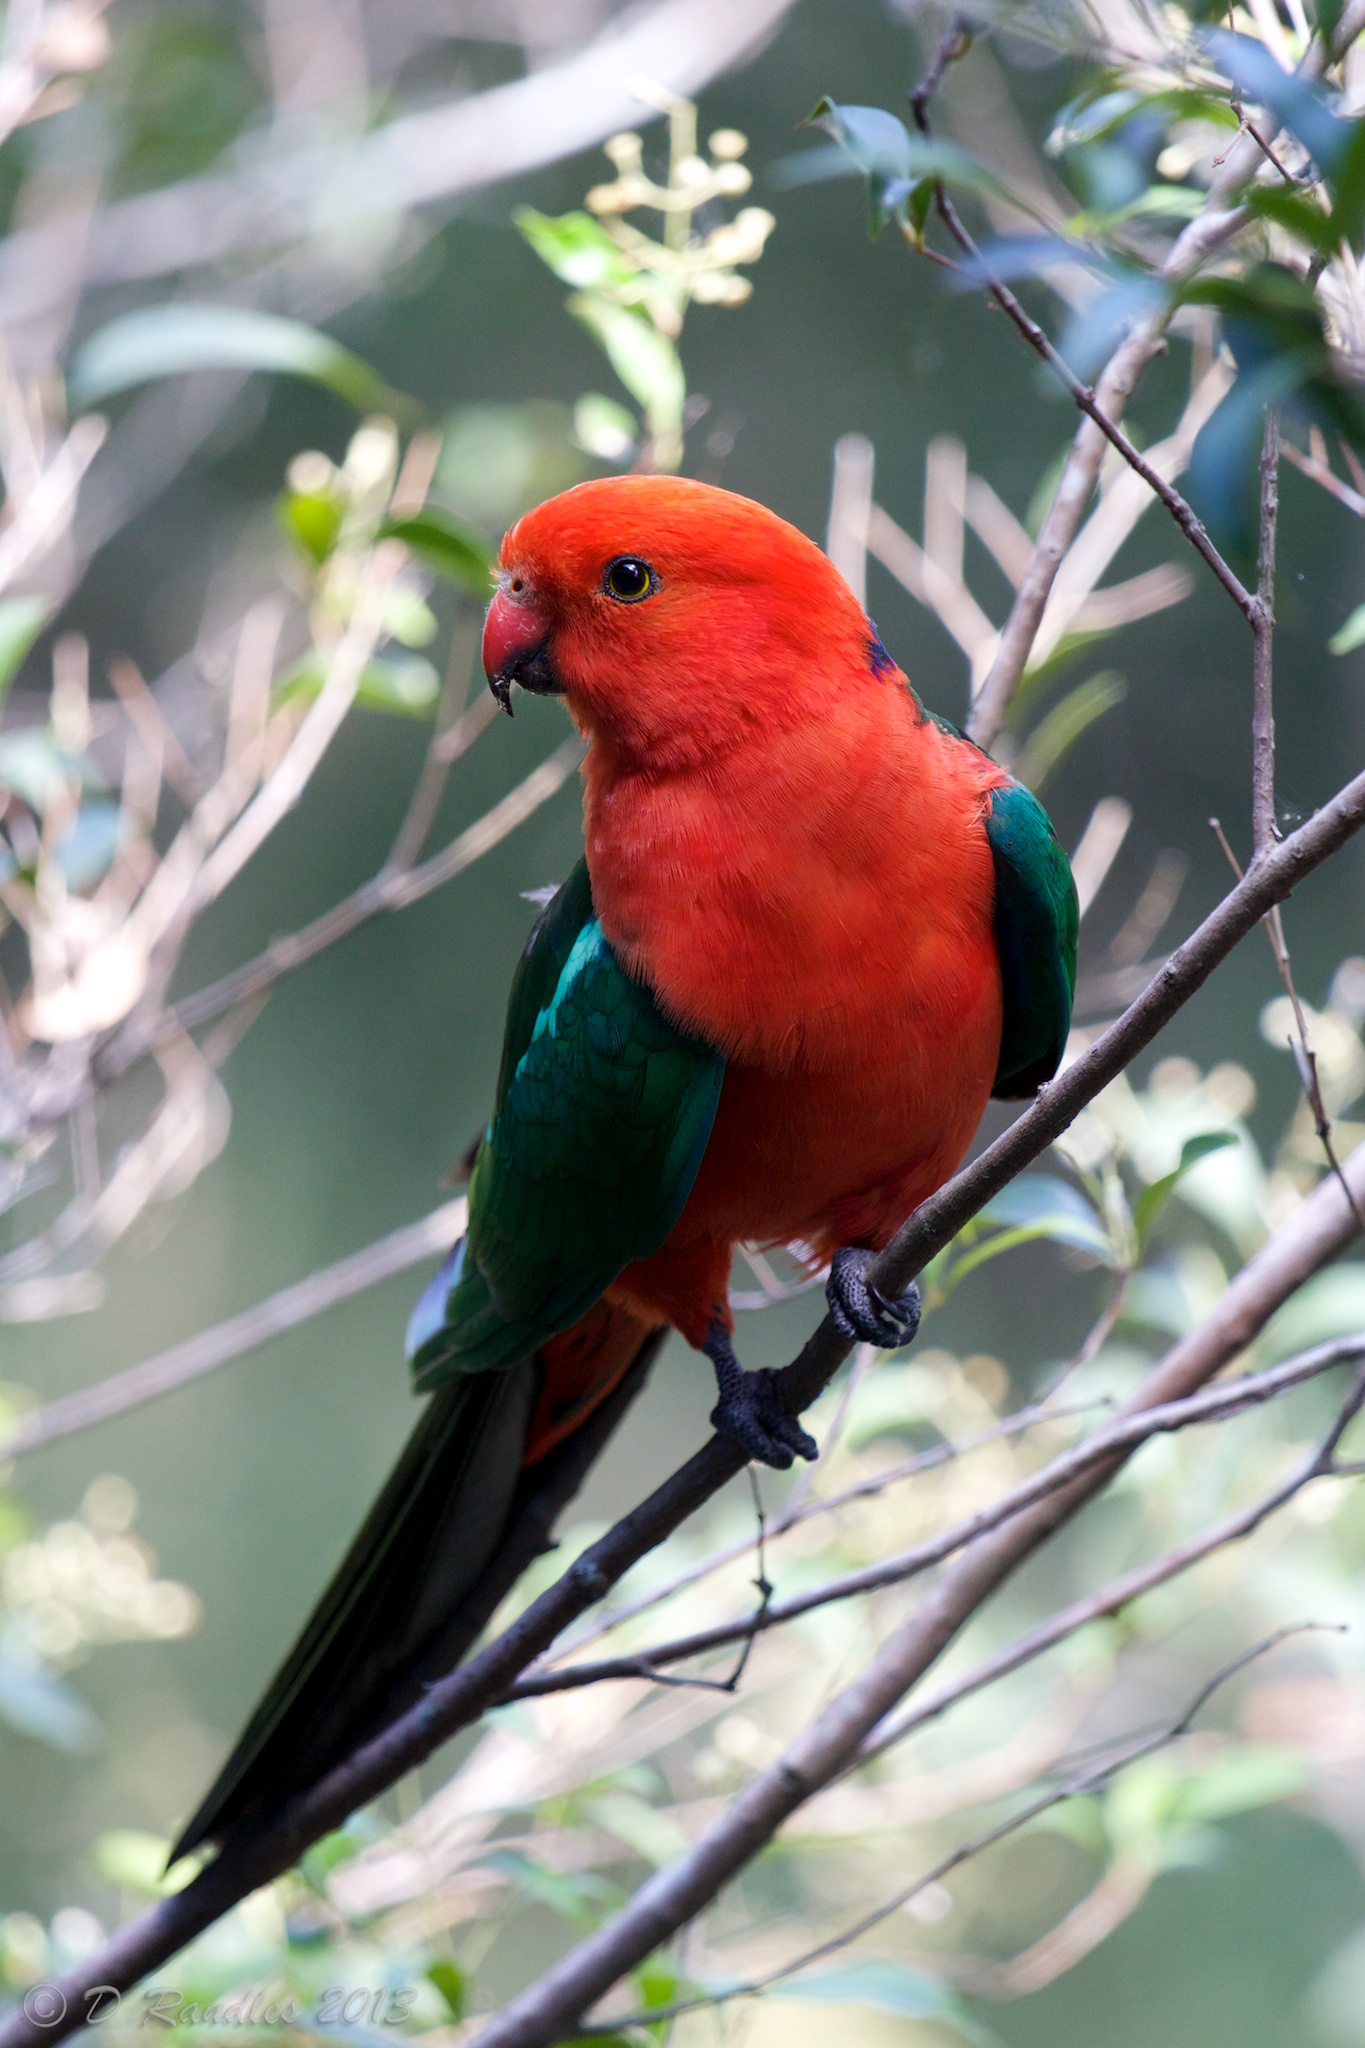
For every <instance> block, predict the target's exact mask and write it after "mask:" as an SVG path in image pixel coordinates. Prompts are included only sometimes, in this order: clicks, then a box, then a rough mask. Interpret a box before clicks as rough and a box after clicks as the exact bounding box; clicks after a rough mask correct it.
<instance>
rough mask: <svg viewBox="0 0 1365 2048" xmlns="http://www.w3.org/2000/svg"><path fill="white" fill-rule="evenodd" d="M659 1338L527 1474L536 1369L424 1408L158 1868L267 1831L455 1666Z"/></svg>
mask: <svg viewBox="0 0 1365 2048" xmlns="http://www.w3.org/2000/svg"><path fill="white" fill-rule="evenodd" d="M662 1335H663V1333H662V1332H659V1331H655V1332H651V1333H648V1334H644V1335H643V1336H642V1337H641V1339H640V1341H639V1343H638V1346H637V1347H636V1348H635V1350H634V1355H633V1359H632V1361H631V1363H630V1365H629V1368H628V1370H627V1371H626V1372H625V1373H624V1374H623V1375H622V1376H620V1377H619V1378H617V1379H616V1381H615V1384H614V1386H613V1389H612V1391H611V1392H610V1393H609V1394H608V1395H607V1396H606V1398H604V1399H602V1400H600V1401H599V1402H597V1403H596V1404H595V1405H594V1406H592V1408H591V1410H590V1412H589V1413H588V1414H587V1416H586V1418H585V1419H584V1420H583V1421H582V1422H581V1423H580V1424H579V1425H578V1426H577V1427H576V1428H573V1429H571V1430H570V1431H568V1432H567V1433H565V1434H564V1435H563V1436H562V1437H561V1438H560V1440H559V1441H557V1442H555V1443H554V1445H553V1448H552V1449H550V1450H549V1452H548V1453H547V1454H546V1455H544V1456H541V1457H539V1458H538V1459H537V1462H535V1463H534V1464H531V1465H529V1466H528V1465H527V1463H526V1453H527V1444H528V1438H530V1436H531V1434H532V1430H533V1424H534V1423H535V1419H536V1418H537V1416H543V1415H544V1412H545V1406H546V1403H545V1400H544V1398H543V1397H544V1395H545V1393H546V1392H547V1391H548V1390H547V1388H546V1385H545V1382H546V1366H545V1362H544V1360H543V1359H542V1358H541V1357H540V1356H537V1357H534V1358H528V1359H524V1360H522V1361H521V1363H520V1364H518V1365H515V1366H513V1367H511V1368H510V1369H509V1370H507V1371H505V1372H486V1373H479V1374H477V1375H474V1376H472V1377H470V1378H467V1379H463V1380H457V1381H455V1382H453V1383H452V1384H451V1385H450V1386H448V1387H444V1388H442V1389H441V1390H440V1392H438V1393H437V1394H435V1395H433V1397H432V1399H431V1402H430V1404H429V1406H428V1407H427V1408H426V1410H425V1412H424V1413H423V1415H422V1417H421V1420H420V1421H419V1422H418V1424H417V1427H416V1428H415V1429H414V1430H413V1432H412V1435H411V1436H410V1437H409V1438H408V1441H407V1443H406V1445H405V1446H404V1448H403V1451H402V1454H401V1456H400V1457H399V1460H398V1463H397V1464H396V1465H395V1467H394V1469H393V1471H392V1472H391V1473H390V1475H389V1477H388V1479H387V1481H386V1482H385V1484H384V1487H383V1490H382V1491H381V1493H380V1494H379V1497H378V1499H377V1500H376V1501H375V1503H374V1506H373V1507H372V1508H371V1509H370V1512H369V1514H368V1515H367V1516H366V1518H365V1521H364V1524H363V1525H362V1527H361V1529H360V1532H359V1534H358V1535H357V1536H356V1538H355V1541H354V1542H353V1543H352V1545H351V1547H350V1549H349V1550H348V1551H347V1553H346V1556H345V1557H344V1559H343V1560H342V1562H341V1564H340V1566H339V1567H338V1569H337V1572H336V1574H335V1576H334V1578H333V1579H332V1582H331V1584H330V1585H329V1586H328V1588H327V1590H326V1592H325V1593H324V1594H323V1596H322V1599H321V1600H320V1601H319V1602H318V1605H317V1607H316V1609H315V1610H314V1612H313V1615H312V1617H311V1618H310V1620H309V1621H308V1622H307V1624H306V1625H305V1627H304V1630H303V1633H302V1635H301V1636H300V1637H299V1639H298V1641H297V1643H296V1644H295V1645H294V1647H293V1649H292V1650H291V1651H290V1653H289V1655H288V1656H287V1657H286V1659H285V1661H284V1663H283V1665H282V1666H281V1667H280V1670H279V1671H278V1673H277V1674H276V1676H275V1679H274V1681H273V1682H272V1684H271V1685H270V1686H269V1688H268V1689H267V1691H266V1694H265V1697H264V1698H263V1699H262V1701H261V1703H260V1705H259V1706H258V1707H257V1709H256V1711H255V1713H254V1714H253V1715H252V1717H251V1719H250V1721H249V1722H248V1723H247V1725H246V1728H245V1729H244V1730H243V1732H242V1735H241V1738H240V1740H239V1741H238V1743H237V1746H236V1748H235V1749H234V1750H233V1752H232V1754H231V1756H230V1757H229V1758H228V1760H227V1762H226V1764H225V1765H224V1766H223V1769H222V1771H221V1772H220V1773H219V1776H218V1778H217V1780H216V1781H215V1783H214V1785H213V1787H212V1788H211V1790H210V1791H209V1793H208V1794H207V1796H206V1797H205V1799H204V1800H203V1802H202V1804H201V1805H200V1807H199V1809H198V1811H197V1812H196V1813H195V1815H194V1817H193V1818H192V1820H191V1821H190V1822H189V1824H188V1825H187V1826H186V1828H185V1829H184V1831H183V1833H182V1834H181V1836H180V1839H179V1841H178V1842H177V1843H176V1845H175V1847H174V1849H173V1850H172V1851H171V1859H170V1860H171V1861H172V1862H174V1861H175V1860H176V1859H177V1858H178V1857H180V1856H184V1855H187V1854H188V1853H189V1851H190V1850H192V1849H197V1848H199V1847H200V1846H201V1844H203V1843H205V1842H218V1843H219V1844H222V1843H223V1842H225V1841H226V1840H227V1839H228V1838H229V1837H231V1836H234V1835H237V1834H238V1833H239V1832H241V1831H242V1830H244V1829H248V1828H250V1827H252V1826H253V1825H255V1824H256V1823H257V1822H258V1821H259V1820H261V1819H263V1818H265V1817H266V1816H270V1817H274V1816H275V1815H276V1814H278V1812H279V1811H280V1808H281V1807H282V1805H283V1804H284V1803H285V1802H287V1801H288V1800H289V1799H291V1798H293V1797H297V1796H298V1795H299V1794H301V1793H303V1792H306V1791H308V1790H309V1789H310V1788H311V1787H312V1786H313V1785H315V1784H317V1782H318V1781H319V1779H320V1778H322V1777H324V1776H325V1775H326V1773H327V1772H328V1771H329V1770H331V1769H332V1768H333V1767H334V1765H336V1764H338V1763H340V1762H341V1760H342V1759H343V1758H344V1757H346V1756H348V1755H349V1754H350V1753H351V1751H352V1750H354V1749H356V1748H357V1747H358V1746H359V1745H360V1744H361V1743H362V1742H365V1741H368V1740H369V1739H370V1737H371V1736H374V1735H377V1734H378V1733H379V1732H380V1731H381V1730H382V1729H383V1728H385V1727H387V1726H388V1725H389V1723H390V1722H392V1721H393V1720H395V1719H396V1718H397V1716H398V1715H399V1714H401V1713H404V1712H405V1711H406V1710H407V1708H408V1707H410V1706H412V1705H414V1704H415V1703H416V1701H417V1700H418V1699H420V1697H421V1695H422V1693H423V1691H424V1690H425V1689H426V1687H427V1686H429V1685H430V1684H431V1683H432V1681H433V1680H434V1679H436V1678H439V1677H442V1676H443V1675H444V1674H445V1673H446V1672H447V1671H449V1670H451V1669H452V1667H453V1666H454V1665H455V1664H457V1663H458V1662H459V1660H460V1658H461V1657H462V1656H463V1655H464V1654H465V1652H466V1651H467V1650H468V1649H469V1647H470V1646H471V1644H472V1643H473V1642H474V1641H475V1639H476V1638H477V1637H478V1636H479V1635H480V1634H481V1632H482V1631H483V1629H484V1628H485V1626H486V1625H487V1623H488V1621H489V1619H490V1618H491V1616H492V1614H493V1612H494V1610H495V1609H496V1608H497V1606H498V1604H499V1602H500V1601H501V1600H502V1598H503V1596H504V1595H505V1594H506V1593H507V1592H508V1591H509V1589H510V1588H511V1587H512V1586H513V1585H514V1584H515V1582H516V1580H517V1579H518V1578H519V1577H520V1575H521V1573H522V1572H523V1571H524V1570H525V1569H526V1567H527V1565H528V1564H530V1563H531V1561H532V1559H534V1558H535V1557H537V1556H539V1555H540V1553H541V1552H542V1551H543V1550H544V1549H545V1548H546V1547H547V1545H548V1543H549V1540H550V1530H551V1528H552V1526H553V1523H554V1521H555V1518H556V1516H557V1515H558V1514H559V1513H560V1511H561V1510H562V1509H563V1508H564V1506H565V1505H566V1503H567V1502H568V1501H569V1500H571V1499H572V1497H573V1495H574V1494H575V1493H576V1492H577V1491H578V1488H579V1487H580V1486H581V1484H582V1482H583V1479H584V1477H585V1476H586V1474H587V1471H588V1469H589V1467H590V1466H591V1465H592V1464H593V1462H594V1461H595V1459H596V1458H597V1456H598V1455H599V1453H600V1452H601V1450H602V1448H603V1447H604V1445H605V1444H606V1442H607V1439H608V1438H609V1437H610V1435H611V1434H612V1432H613V1430H614V1429H615V1428H616V1425H617V1423H618V1422H619V1421H620V1419H621V1417H622V1415H624V1413H625V1411H626V1409H627V1407H628V1406H629V1405H630V1403H631V1401H632V1400H633V1399H634V1398H635V1395H636V1394H637V1393H638V1392H639V1391H640V1388H641V1386H642V1385H643V1384H644V1379H645V1376H646V1374H647V1372H648V1370H649V1366H650V1364H651V1363H652V1361H653V1358H654V1355H655V1353H656V1351H657V1350H658V1347H659V1344H660V1342H661V1340H662Z"/></svg>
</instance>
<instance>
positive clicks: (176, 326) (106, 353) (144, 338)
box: [67, 303, 413, 413]
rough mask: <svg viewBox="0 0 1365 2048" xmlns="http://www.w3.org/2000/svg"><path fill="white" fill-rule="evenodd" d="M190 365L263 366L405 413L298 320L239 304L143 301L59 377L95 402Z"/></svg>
mask: <svg viewBox="0 0 1365 2048" xmlns="http://www.w3.org/2000/svg"><path fill="white" fill-rule="evenodd" d="M190 370H268V371H272V372H274V373H275V374H276V375H283V376H291V377H307V378H309V379H310V380H311V381H312V382H313V383H315V384H323V385H325V386H326V387H327V389H328V390H329V391H334V392H335V393H336V394H337V396H338V398H344V399H345V400H346V402H347V404H348V405H353V406H354V407H355V408H356V410H357V412H394V411H399V412H405V413H407V412H411V410H412V403H413V402H412V400H411V399H408V398H405V397H403V395H402V394H401V393H397V392H393V391H390V390H389V388H388V386H387V385H386V384H385V383H384V380H383V378H382V377H381V376H380V375H379V372H378V371H377V370H374V369H371V367H370V365H369V364H368V363H367V362H364V361H362V359H361V358H360V357H359V356H357V355H353V354H352V353H351V351H350V349H348V348H343V347H342V346H341V343H340V342H339V341H333V340H332V337H331V336H330V335H329V334H322V333H320V332H319V331H318V329H317V328H316V327H308V326H306V325H305V324H304V322H303V321H301V320H286V319H283V318H282V317H281V316H280V315H279V314H278V313H257V312H253V311H251V310H250V309H248V308H246V307H243V306H208V305H188V304H178V303H176V304H170V305H164V306H144V307H143V308H142V309H141V310H140V311H139V312H136V313H125V314H124V315H123V316H122V317H121V318H120V319H118V320H112V321H110V323H109V325H108V326H107V327H102V328H100V330H99V332H98V333H97V334H92V335H91V337H90V339H89V340H88V341H87V342H85V343H84V344H83V346H82V347H81V348H80V350H79V351H78V352H77V355H76V359H75V361H74V363H73V364H72V365H71V369H70V372H69V374H68V377H67V386H68V389H69V391H70V395H71V402H72V404H73V405H74V406H77V407H86V406H91V405H97V404H99V403H101V402H102V401H103V400H104V399H106V398H112V397H113V396H114V395H115V394H116V393H117V392H120V391H128V390H131V389H132V387H133V386H134V385H135V384H146V383H150V382H151V381H152V380H153V379H154V378H157V377H178V376H183V375H185V373H186V372H187V371H190Z"/></svg>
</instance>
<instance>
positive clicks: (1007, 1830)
mask: <svg viewBox="0 0 1365 2048" xmlns="http://www.w3.org/2000/svg"><path fill="white" fill-rule="evenodd" d="M1317 1630H1324V1631H1331V1632H1332V1633H1334V1634H1342V1633H1344V1625H1343V1624H1340V1623H1337V1622H1320V1621H1301V1622H1294V1623H1292V1624H1290V1625H1289V1626H1288V1627H1286V1628H1279V1629H1276V1630H1274V1631H1273V1633H1272V1634H1270V1635H1268V1636H1266V1637H1265V1638H1264V1639H1263V1640H1262V1641H1261V1642H1259V1643H1256V1644H1255V1645H1254V1646H1253V1647H1252V1648H1251V1649H1249V1650H1244V1651H1243V1652H1242V1653H1241V1655H1240V1656H1237V1657H1234V1658H1231V1659H1230V1660H1229V1662H1228V1663H1226V1664H1225V1665H1223V1666H1222V1668H1221V1669H1220V1670H1218V1671H1216V1672H1214V1674H1213V1676H1212V1677H1211V1678H1209V1679H1208V1680H1206V1682H1205V1683H1204V1684H1203V1685H1202V1686H1201V1687H1200V1688H1199V1691H1198V1692H1197V1693H1196V1694H1195V1696H1194V1698H1193V1699H1192V1700H1191V1701H1190V1702H1189V1704H1188V1706H1186V1708H1185V1709H1184V1711H1183V1712H1182V1713H1181V1715H1180V1716H1179V1718H1178V1719H1177V1720H1175V1721H1172V1722H1170V1723H1169V1724H1168V1725H1167V1726H1166V1727H1165V1728H1161V1729H1157V1730H1156V1731H1154V1732H1153V1733H1151V1734H1147V1735H1143V1736H1135V1737H1133V1738H1130V1740H1129V1741H1128V1742H1126V1743H1121V1744H1119V1745H1118V1748H1117V1751H1116V1752H1115V1749H1114V1745H1113V1744H1106V1749H1107V1750H1108V1751H1109V1754H1108V1755H1107V1757H1106V1759H1105V1760H1104V1761H1102V1762H1100V1763H1091V1764H1088V1765H1087V1766H1086V1768H1085V1769H1084V1770H1081V1771H1079V1772H1076V1773H1074V1774H1073V1775H1072V1776H1071V1777H1069V1778H1067V1779H1065V1780H1064V1782H1063V1783H1062V1784H1060V1785H1056V1786H1054V1787H1053V1788H1052V1790H1051V1791H1048V1792H1043V1793H1040V1794H1039V1795H1038V1796H1037V1798H1035V1799H1031V1800H1029V1801H1028V1802H1027V1804H1026V1805H1024V1806H1022V1807H1020V1808H1019V1810H1018V1811H1017V1812H1016V1813H1012V1814H1011V1815H1010V1816H1009V1818H1008V1819H1006V1820H1002V1821H999V1822H997V1823H996V1825H995V1826H994V1827H991V1828H987V1829H986V1830H985V1831H984V1832H983V1833H981V1834H979V1835H974V1836H973V1837H972V1839H971V1840H970V1841H967V1842H963V1843H960V1844H959V1846H958V1847H957V1848H956V1849H953V1850H951V1851H950V1852H949V1853H948V1855H946V1856H944V1857H943V1858H942V1859H941V1860H940V1861H939V1862H938V1863H936V1864H935V1865H934V1867H933V1868H932V1870H926V1871H924V1872H923V1873H922V1875H920V1876H919V1877H917V1878H915V1879H914V1880H913V1882H912V1883H910V1884H908V1885H903V1886H902V1887H901V1889H900V1890H899V1891H897V1892H895V1893H894V1894H893V1895H892V1896H891V1897H890V1898H889V1899H883V1900H882V1902H881V1904H880V1905H877V1906H874V1907H873V1908H872V1909H871V1911H870V1912H867V1913H864V1914H862V1915H861V1916H860V1918H859V1919H857V1920H855V1921H853V1922H852V1923H851V1924H850V1925H849V1926H847V1927H845V1928H843V1929H842V1930H841V1931H840V1932H839V1933H838V1934H834V1935H831V1936H830V1937H829V1938H828V1940H826V1941H822V1942H819V1943H817V1944H816V1946H815V1947H814V1948H808V1949H805V1950H803V1951H802V1953H801V1954H800V1955H797V1956H792V1957H791V1958H790V1959H789V1960H788V1961H787V1962H785V1963H779V1964H777V1965H776V1966H775V1967H774V1968H773V1969H771V1970H765V1971H764V1972H763V1973H762V1974H761V1975H760V1976H756V1977H750V1978H747V1979H746V1980H745V1981H744V1982H743V1983H741V1984H727V1985H726V1986H725V1987H724V1989H723V1990H720V1991H710V1992H706V1993H704V1994H702V1995H700V1996H698V1997H696V1998H686V1999H679V2000H677V2001H676V2002H675V2003H674V2004H672V2005H666V2006H656V2007H654V2008H652V2009H651V2010H649V2011H647V2012H633V2013H626V2014H624V2015H621V2016H618V2017H617V2018H615V2019H612V2020H609V2021H603V2022H602V2023H600V2024H598V2023H596V2022H590V2023H588V2024H587V2025H584V2026H582V2027H581V2028H580V2030H579V2038H580V2039H582V2040H592V2039H594V2038H595V2037H600V2036H602V2035H604V2034H605V2035H610V2034H615V2033H619V2032H621V2031H623V2030H624V2029H625V2028H628V2027H643V2026H649V2025H653V2024H655V2023H656V2022H658V2021H661V2020H671V2019H676V2018H679V2017H680V2016H681V2015H682V2014H683V2013H688V2012H697V2011H701V2010H704V2009H706V2008H708V2007H715V2006H719V2005H726V2004H728V2003H729V2002H730V2001H731V2000H732V1999H736V1998H754V1997H757V1996H758V1995H759V1994H760V1993H762V1992H764V1991H768V1990H771V1988H772V1986H773V1985H774V1984H782V1983H785V1982H786V1981H787V1980H788V1979H790V1978H792V1977H794V1976H796V1975H797V1974H798V1972H800V1971H802V1970H808V1969H810V1967H811V1966H812V1964H814V1963H820V1962H823V1961H824V1960H825V1958H826V1957H827V1956H831V1955H838V1954H841V1953H842V1952H843V1951H844V1950H845V1949H848V1948H850V1947H851V1946H852V1944H853V1943H854V1942H855V1941H860V1940H861V1939H862V1937H863V1936H864V1935H865V1934H870V1933H871V1932H872V1930H873V1928H874V1927H879V1926H880V1925H881V1924H882V1922H883V1921H884V1920H887V1919H889V1918H890V1916H891V1915H892V1914H893V1913H896V1912H900V1911H901V1910H902V1909H903V1908H904V1907H906V1906H908V1905H909V1903H910V1901H911V1900H912V1899H914V1898H916V1897H917V1896H918V1895H919V1894H920V1893H921V1892H926V1891H928V1890H929V1889H930V1887H931V1886H933V1885H938V1884H942V1882H943V1880H944V1879H945V1878H947V1877H951V1876H952V1874H953V1872H954V1871H956V1870H960V1869H961V1868H962V1866H963V1865H964V1864H965V1863H970V1862H972V1861H974V1859H975V1858H976V1857H978V1856H980V1855H981V1854H982V1853H983V1852H984V1851H985V1850H987V1849H992V1848H994V1847H995V1846H996V1844H997V1843H999V1842H1003V1841H1006V1840H1008V1838H1009V1837H1010V1836H1011V1835H1014V1834H1017V1833H1018V1832H1019V1830H1020V1829H1021V1828H1024V1827H1027V1826H1028V1825H1029V1823H1030V1822H1031V1821H1035V1820H1037V1819H1038V1818H1039V1817H1040V1815H1042V1814H1045V1813H1050V1812H1051V1811H1052V1809H1053V1808H1054V1807H1057V1806H1061V1805H1064V1804H1065V1802H1066V1801H1067V1800H1070V1799H1082V1798H1092V1797H1094V1796H1095V1795H1096V1794H1097V1793H1100V1792H1104V1791H1107V1790H1108V1788H1109V1787H1110V1785H1112V1783H1113V1781H1114V1779H1115V1778H1116V1777H1117V1776H1118V1775H1119V1773H1120V1772H1121V1771H1125V1770H1127V1769H1128V1767H1129V1766H1130V1765H1131V1764H1135V1763H1137V1762H1139V1761H1140V1760H1141V1759H1142V1758H1143V1757H1148V1756H1153V1755H1155V1754H1157V1753H1158V1752H1159V1751H1161V1750H1163V1749H1169V1748H1170V1747H1171V1745H1172V1744H1173V1743H1175V1742H1178V1741H1179V1740H1180V1739H1181V1737H1182V1736H1185V1735H1188V1734H1189V1733H1190V1732H1191V1730H1192V1728H1193V1726H1194V1723H1195V1722H1196V1720H1197V1719H1198V1717H1199V1715H1200V1714H1201V1713H1202V1712H1203V1710H1204V1708H1205V1707H1206V1706H1207V1705H1208V1703H1209V1701H1210V1700H1211V1699H1212V1698H1213V1697H1214V1696H1215V1694H1216V1693H1218V1692H1220V1691H1221V1690H1222V1688H1223V1687H1224V1686H1225V1685H1227V1684H1228V1683H1229V1682H1230V1681H1231V1680H1232V1679H1233V1678H1236V1677H1238V1676H1239V1675H1240V1674H1241V1673H1242V1672H1243V1671H1245V1670H1246V1668H1247V1666H1248V1665H1249V1664H1253V1663H1256V1662H1257V1661H1258V1660H1259V1659H1260V1658H1262V1657H1264V1656H1266V1655H1267V1654H1268V1653H1269V1652H1270V1651H1271V1650H1273V1649H1276V1648H1278V1646H1279V1645H1280V1644H1281V1643H1283V1642H1286V1641H1288V1640H1289V1639H1290V1638H1291V1637H1293V1636H1299V1635H1305V1634H1308V1633H1310V1632H1314V1631H1317Z"/></svg>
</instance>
